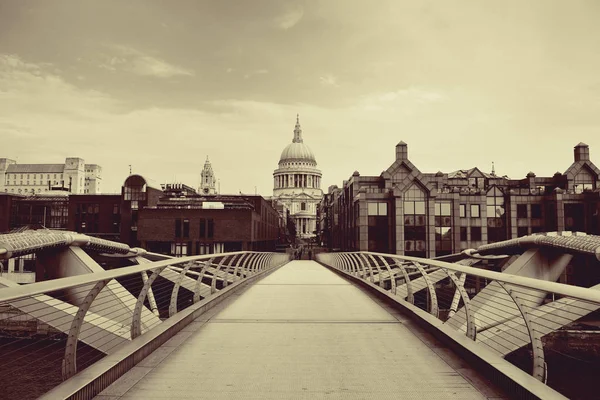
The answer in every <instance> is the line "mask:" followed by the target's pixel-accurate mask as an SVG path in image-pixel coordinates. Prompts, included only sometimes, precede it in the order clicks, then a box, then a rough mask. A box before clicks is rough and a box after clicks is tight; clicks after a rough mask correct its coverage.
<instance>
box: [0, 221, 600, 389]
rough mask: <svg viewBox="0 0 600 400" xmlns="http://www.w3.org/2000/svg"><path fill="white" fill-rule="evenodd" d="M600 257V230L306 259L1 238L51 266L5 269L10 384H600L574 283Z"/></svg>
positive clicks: (5, 374)
mask: <svg viewBox="0 0 600 400" xmlns="http://www.w3.org/2000/svg"><path fill="white" fill-rule="evenodd" d="M582 257H583V258H587V259H590V260H600V237H597V236H592V235H585V234H581V233H571V232H563V233H561V234H558V233H547V234H542V235H532V236H526V237H523V238H519V239H513V240H509V241H505V242H499V243H493V244H489V245H484V246H481V247H480V248H478V249H470V250H466V251H464V252H462V253H461V254H454V255H451V256H445V257H442V258H439V259H421V258H415V257H408V256H401V255H392V254H378V253H369V252H349V253H321V254H319V255H318V256H317V260H316V261H290V260H289V257H288V255H286V254H281V253H262V252H246V251H244V252H235V253H226V254H210V255H203V256H189V257H179V258H172V257H168V256H164V255H160V254H154V253H149V252H146V251H145V250H143V249H139V248H129V246H126V245H123V244H120V243H115V242H110V241H106V240H102V239H98V238H93V237H88V236H85V235H81V234H77V233H75V232H65V231H51V230H47V231H27V232H21V233H15V234H7V235H0V259H4V260H15V259H23V258H24V259H27V260H28V262H30V265H31V266H30V268H29V269H35V274H36V282H35V283H32V284H27V285H19V284H17V283H14V282H13V281H11V280H8V279H6V278H4V277H0V285H2V288H1V289H0V313H2V317H0V318H1V320H0V333H2V336H3V338H2V339H0V354H2V357H0V377H1V378H0V379H1V380H2V382H1V383H2V387H3V388H4V390H3V391H2V394H0V397H2V396H7V397H6V398H15V397H18V398H23V399H26V398H37V397H41V398H48V399H56V398H77V399H91V398H94V397H96V398H98V399H104V400H108V399H118V398H123V399H129V398H167V397H168V398H190V397H193V398H241V397H243V398H261V399H262V398H266V399H269V398H277V399H279V398H366V397H374V398H404V397H409V398H412V397H417V396H418V397H426V398H512V397H518V398H567V397H568V398H578V397H579V398H589V397H591V396H593V395H594V393H596V392H595V390H594V387H595V385H594V382H595V381H594V379H593V377H595V376H597V372H598V370H599V369H600V368H599V365H600V363H599V362H598V349H599V348H600V344H596V342H595V341H597V340H600V331H598V330H596V329H594V327H595V326H596V325H595V324H596V322H597V321H598V320H600V318H598V315H597V314H598V313H597V310H598V309H599V308H600V293H599V292H598V287H599V286H593V287H590V288H587V287H578V286H572V285H566V284H562V283H557V280H559V278H560V277H561V275H563V274H564V272H565V268H567V266H568V265H569V264H570V263H573V262H575V261H577V260H578V259H580V258H582ZM574 343H576V344H578V346H573V344H574ZM599 343H600V342H599ZM565 348H570V350H572V351H571V353H569V354H565ZM557 355H560V357H558V358H557ZM561 357H562V358H561ZM571 359H572V360H574V361H577V363H574V364H572V365H571V364H568V365H567V368H564V367H565V360H571ZM575 364H577V365H578V366H579V367H578V368H580V369H579V370H577V369H576V368H575V366H574V365H575ZM569 374H571V375H569ZM573 374H575V376H577V378H578V380H579V381H578V382H577V384H576V385H574V384H573V381H574V379H571V378H570V376H573ZM585 377H588V378H587V379H585Z"/></svg>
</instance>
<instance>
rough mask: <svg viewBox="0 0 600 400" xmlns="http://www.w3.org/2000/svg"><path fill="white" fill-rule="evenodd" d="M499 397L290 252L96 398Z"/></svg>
mask: <svg viewBox="0 0 600 400" xmlns="http://www.w3.org/2000/svg"><path fill="white" fill-rule="evenodd" d="M415 333H416V334H415ZM417 335H418V336H417ZM501 396H502V393H500V392H498V391H496V390H495V389H493V388H490V387H489V386H488V383H487V382H486V381H485V380H484V379H483V378H481V377H480V376H478V375H477V373H476V372H474V371H473V370H471V369H470V368H469V367H468V365H466V364H465V363H464V362H463V361H461V360H460V359H458V358H457V357H456V356H454V355H453V354H452V353H451V352H450V351H449V350H447V349H445V348H444V347H443V346H442V345H441V344H439V343H437V342H436V341H435V339H433V338H432V337H431V336H429V335H428V334H426V333H423V332H421V331H420V330H419V329H418V328H417V327H416V326H415V325H414V324H412V323H411V322H410V321H408V320H406V319H405V317H403V316H402V315H401V314H398V313H397V312H395V311H394V310H391V309H388V308H385V306H383V305H381V304H379V303H378V302H377V301H376V300H374V299H373V298H371V297H370V296H368V295H367V294H365V293H364V292H363V291H362V290H361V289H360V288H358V287H356V286H354V285H353V284H351V283H349V282H348V281H346V280H345V279H343V278H341V277H339V276H338V275H336V274H334V273H333V272H331V271H329V270H328V269H326V268H325V267H322V266H321V265H319V264H317V263H316V262H314V261H293V262H291V263H289V264H287V265H285V266H284V267H282V268H280V269H279V270H277V271H275V272H274V273H272V274H271V275H269V276H267V277H266V278H264V279H262V280H261V281H259V282H257V283H256V284H254V285H253V286H251V287H250V288H249V289H247V290H246V291H244V292H243V293H241V294H240V295H238V296H233V297H232V300H230V301H228V302H225V304H224V305H223V306H222V307H221V308H220V309H219V310H215V311H213V312H212V315H211V314H208V315H204V316H202V317H201V318H200V319H199V320H197V321H196V322H194V323H192V324H190V326H188V327H186V328H185V329H184V331H182V332H180V333H179V334H178V335H177V336H175V337H174V338H172V339H171V340H170V341H169V342H167V343H166V344H165V345H164V346H163V347H161V348H160V349H158V350H156V351H155V352H154V353H153V354H152V355H150V356H149V357H148V358H146V359H145V360H144V361H142V362H141V363H140V364H138V366H136V367H135V368H134V369H133V370H131V371H130V372H128V373H127V374H126V375H124V376H123V377H121V378H120V379H119V381H117V382H115V383H114V384H113V385H112V386H110V387H109V388H107V389H106V390H105V391H104V392H102V393H101V394H100V395H99V396H97V397H96V398H97V399H99V400H100V399H101V400H114V399H224V398H227V399H257V400H258V399H394V400H396V399H446V398H448V399H485V398H500V397H501Z"/></svg>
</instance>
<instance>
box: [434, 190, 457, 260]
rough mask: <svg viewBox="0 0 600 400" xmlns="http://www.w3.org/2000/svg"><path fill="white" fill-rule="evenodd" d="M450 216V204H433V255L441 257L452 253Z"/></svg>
mask: <svg viewBox="0 0 600 400" xmlns="http://www.w3.org/2000/svg"><path fill="white" fill-rule="evenodd" d="M451 227H452V216H451V203H450V202H449V201H439V202H436V203H435V254H436V255H437V256H443V255H446V254H451V253H452V242H453V240H452V228H451Z"/></svg>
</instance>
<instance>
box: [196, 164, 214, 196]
mask: <svg viewBox="0 0 600 400" xmlns="http://www.w3.org/2000/svg"><path fill="white" fill-rule="evenodd" d="M200 179H201V182H200V193H201V194H217V189H216V185H215V183H216V179H215V174H214V173H213V170H212V165H211V164H210V161H209V160H208V156H206V161H205V162H204V169H203V170H202V173H200Z"/></svg>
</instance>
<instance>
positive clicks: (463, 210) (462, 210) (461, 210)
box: [458, 204, 467, 218]
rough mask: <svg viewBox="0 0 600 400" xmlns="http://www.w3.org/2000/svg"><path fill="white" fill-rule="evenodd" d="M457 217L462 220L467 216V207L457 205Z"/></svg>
mask: <svg viewBox="0 0 600 400" xmlns="http://www.w3.org/2000/svg"><path fill="white" fill-rule="evenodd" d="M458 215H459V217H461V218H464V217H466V216H467V205H466V204H459V206H458Z"/></svg>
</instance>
